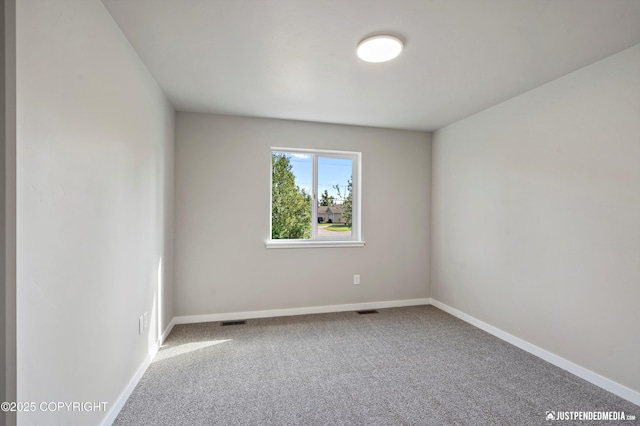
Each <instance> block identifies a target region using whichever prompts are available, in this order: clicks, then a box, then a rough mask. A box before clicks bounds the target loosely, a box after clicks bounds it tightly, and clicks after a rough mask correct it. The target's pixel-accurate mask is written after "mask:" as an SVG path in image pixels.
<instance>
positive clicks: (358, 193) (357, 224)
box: [266, 147, 365, 248]
mask: <svg viewBox="0 0 640 426" xmlns="http://www.w3.org/2000/svg"><path fill="white" fill-rule="evenodd" d="M274 152H283V153H287V154H288V153H291V154H309V155H311V156H312V159H313V160H312V161H313V167H312V179H313V183H312V186H313V188H312V189H311V200H312V201H311V205H312V213H311V239H309V240H284V239H283V240H273V239H271V235H272V234H271V219H272V202H273V200H272V199H271V196H272V194H273V192H272V185H273V182H272V166H271V158H272V156H273V153H274ZM318 157H323V158H327V157H329V158H348V159H351V160H352V177H351V184H352V190H351V196H352V205H351V220H352V224H351V235H350V236H347V237H340V236H336V237H319V236H318V235H317V230H318V196H319V194H318ZM269 166H270V167H269V238H268V239H267V241H266V247H267V248H317V247H362V246H364V245H365V242H364V241H363V240H362V214H361V213H362V210H361V205H362V153H361V152H355V151H332V150H323V149H300V148H287V147H271V149H270V150H269Z"/></svg>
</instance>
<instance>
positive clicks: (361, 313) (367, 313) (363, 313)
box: [356, 309, 378, 315]
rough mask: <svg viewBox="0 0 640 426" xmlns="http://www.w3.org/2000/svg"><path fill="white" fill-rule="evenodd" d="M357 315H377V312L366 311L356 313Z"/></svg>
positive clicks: (373, 310)
mask: <svg viewBox="0 0 640 426" xmlns="http://www.w3.org/2000/svg"><path fill="white" fill-rule="evenodd" d="M356 312H357V313H358V315H369V314H377V313H378V311H376V310H375V309H367V310H365V311H356Z"/></svg>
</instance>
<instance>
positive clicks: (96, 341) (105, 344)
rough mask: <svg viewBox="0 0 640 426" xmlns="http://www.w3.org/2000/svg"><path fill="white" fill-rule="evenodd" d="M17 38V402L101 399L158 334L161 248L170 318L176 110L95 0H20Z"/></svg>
mask: <svg viewBox="0 0 640 426" xmlns="http://www.w3.org/2000/svg"><path fill="white" fill-rule="evenodd" d="M17 40H18V41H17V67H18V79H17V91H18V99H17V103H18V109H17V111H18V139H17V144H18V152H17V179H18V184H17V191H18V207H17V210H18V225H17V232H18V266H17V267H18V302H17V308H18V401H35V402H41V401H65V402H71V401H107V402H109V407H108V408H111V407H113V403H114V401H115V400H116V399H117V397H118V396H119V394H120V393H121V392H122V391H123V390H124V389H125V387H126V386H127V384H128V382H129V380H130V379H131V378H132V376H133V375H134V373H135V372H136V370H137V369H138V368H139V367H140V365H141V364H142V363H143V361H144V360H145V358H146V357H147V355H148V352H149V350H150V348H151V347H152V346H153V344H154V343H155V341H156V337H157V324H156V321H154V319H155V318H156V315H157V312H158V311H157V310H158V306H157V303H156V302H157V300H156V299H157V294H158V282H159V280H160V278H159V276H158V275H159V273H158V271H159V269H158V265H159V262H160V259H161V258H162V259H164V260H163V262H164V265H165V270H164V271H160V275H161V276H163V277H162V281H163V283H164V285H165V287H166V288H165V289H164V291H163V294H164V295H165V296H168V297H169V299H168V300H167V302H166V303H165V305H164V307H165V308H164V312H163V316H164V318H165V323H164V324H163V325H162V327H164V326H166V322H167V321H168V320H167V319H168V318H171V317H172V316H173V312H171V311H170V309H168V308H167V307H171V306H172V301H171V300H170V297H171V294H172V291H171V283H172V277H171V273H172V272H171V271H172V267H171V261H170V259H171V241H172V237H171V231H170V229H171V221H172V218H171V209H172V207H171V206H172V186H171V184H170V183H171V181H172V155H173V148H172V144H173V136H174V129H173V119H174V113H173V110H172V108H171V106H170V105H169V103H168V102H167V100H166V99H165V97H164V95H163V94H162V92H161V91H160V89H159V88H158V87H157V85H156V83H155V82H154V80H153V79H152V78H151V77H150V75H149V73H148V72H147V70H146V69H145V67H144V66H143V65H142V63H141V61H140V60H139V58H138V57H137V55H136V53H135V52H134V51H133V49H132V48H131V47H130V45H129V43H128V42H127V40H126V39H125V38H124V36H123V35H122V33H121V32H120V30H119V28H118V27H117V26H116V24H115V23H114V22H113V20H112V19H111V16H110V15H109V14H108V12H107V11H106V10H105V8H104V6H103V5H102V3H101V2H100V1H98V0H89V1H88V0H60V1H56V2H51V1H46V0H20V1H19V2H18V5H17ZM167 259H169V260H167ZM145 311H147V312H148V313H149V315H150V320H151V327H150V329H149V330H148V331H147V332H145V334H144V335H143V336H139V335H138V322H137V319H138V316H139V315H141V314H142V313H143V312H145ZM105 416H106V413H104V412H92V413H69V412H67V411H64V410H63V411H58V412H54V413H47V412H36V413H20V414H19V416H18V417H19V418H18V421H19V424H22V425H30V424H66V425H72V424H78V425H87V424H98V423H99V422H100V421H102V419H104V418H105Z"/></svg>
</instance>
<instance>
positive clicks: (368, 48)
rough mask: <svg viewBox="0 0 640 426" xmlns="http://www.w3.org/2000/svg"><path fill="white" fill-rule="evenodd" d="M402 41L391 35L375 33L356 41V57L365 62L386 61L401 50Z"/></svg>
mask: <svg viewBox="0 0 640 426" xmlns="http://www.w3.org/2000/svg"><path fill="white" fill-rule="evenodd" d="M402 47H403V43H402V40H400V39H399V38H398V37H395V36H392V35H376V36H373V37H368V38H365V39H364V40H362V41H361V42H360V43H358V50H357V53H358V57H359V58H360V59H362V60H363V61H367V62H387V61H390V60H392V59H393V58H395V57H396V56H398V55H399V54H400V52H402Z"/></svg>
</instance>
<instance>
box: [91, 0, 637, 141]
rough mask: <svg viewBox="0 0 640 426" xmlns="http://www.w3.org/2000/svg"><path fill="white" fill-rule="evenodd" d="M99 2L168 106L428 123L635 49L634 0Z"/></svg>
mask: <svg viewBox="0 0 640 426" xmlns="http://www.w3.org/2000/svg"><path fill="white" fill-rule="evenodd" d="M103 3H104V4H105V6H106V7H107V9H108V10H109V12H110V13H111V15H112V16H113V18H114V19H115V21H116V23H117V24H118V25H119V26H120V28H121V29H122V31H123V33H124V35H125V36H126V37H127V38H128V39H129V41H130V42H131V44H132V45H133V47H134V49H135V50H136V51H137V52H138V55H139V56H140V58H141V59H142V61H143V62H144V63H145V65H146V66H147V68H148V69H149V71H150V72H151V74H152V75H153V76H154V78H155V79H156V80H157V82H158V84H159V85H160V87H161V88H162V89H163V90H164V92H165V93H166V94H167V96H168V97H169V99H170V100H171V103H172V104H173V106H174V107H175V108H176V109H177V110H180V111H198V112H212V113H221V114H232V115H243V116H252V117H271V118H284V119H293V120H305V121H316V122H328V123H340V124H352V125H365V126H375V127H388V128H400V129H413V130H426V131H431V130H435V129H438V128H440V127H442V126H445V125H447V124H450V123H452V122H455V121H457V120H460V119H462V118H464V117H467V116H469V115H471V114H474V113H476V112H478V111H481V110H483V109H485V108H487V107H490V106H492V105H495V104H497V103H499V102H501V101H504V100H506V99H509V98H511V97H514V96H516V95H518V94H521V93H523V92H525V91H527V90H530V89H532V88H534V87H537V86H539V85H541V84H544V83H546V82H548V81H551V80H553V79H556V78H558V77H560V76H562V75H565V74H567V73H569V72H572V71H574V70H577V69H578V68H581V67H583V66H585V65H588V64H590V63H593V62H595V61H597V60H600V59H602V58H604V57H607V56H609V55H612V54H614V53H616V52H619V51H621V50H623V49H625V48H627V47H630V46H632V45H634V44H637V43H640V1H638V0H384V1H383V0H103ZM380 32H390V33H393V34H397V35H399V36H401V37H402V38H403V39H404V40H406V45H405V50H404V51H403V53H402V54H401V55H400V56H399V57H398V58H397V59H396V60H394V61H391V62H387V63H381V64H370V63H365V62H362V61H361V60H359V59H358V58H357V56H356V54H355V48H356V45H357V43H358V42H359V41H360V40H362V39H363V38H364V37H365V36H367V35H371V34H376V33H380Z"/></svg>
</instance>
